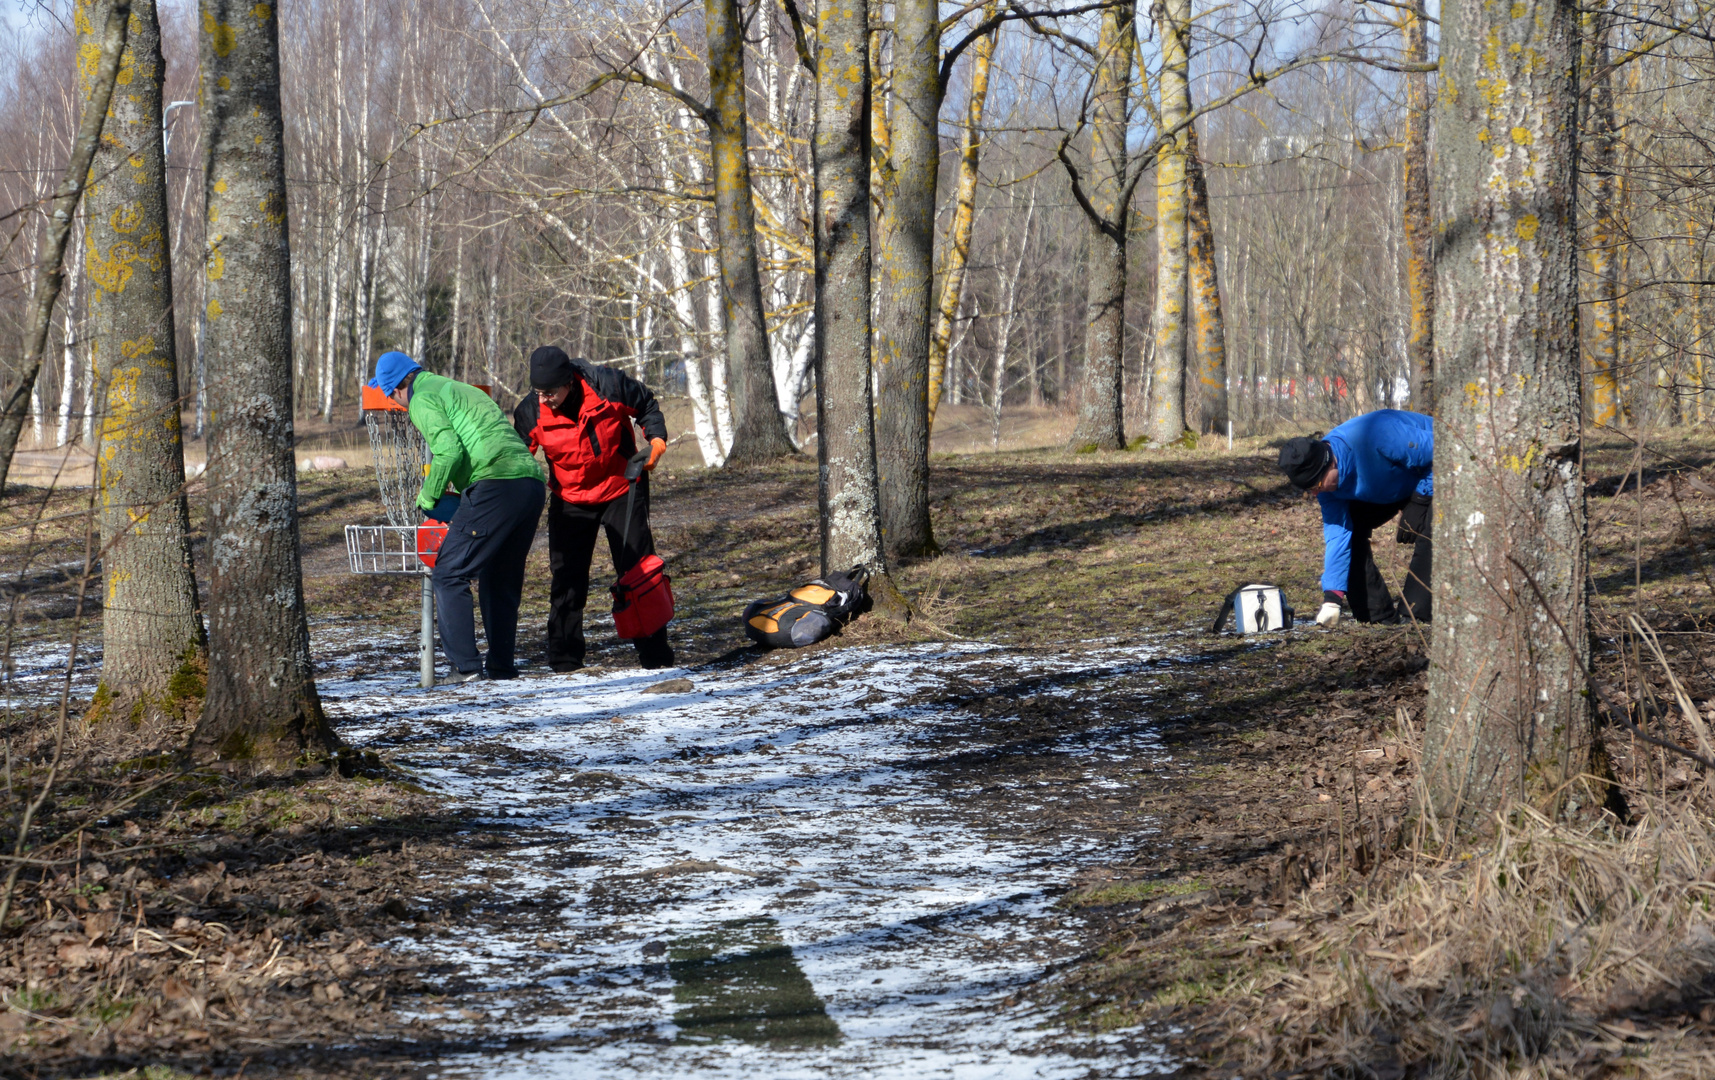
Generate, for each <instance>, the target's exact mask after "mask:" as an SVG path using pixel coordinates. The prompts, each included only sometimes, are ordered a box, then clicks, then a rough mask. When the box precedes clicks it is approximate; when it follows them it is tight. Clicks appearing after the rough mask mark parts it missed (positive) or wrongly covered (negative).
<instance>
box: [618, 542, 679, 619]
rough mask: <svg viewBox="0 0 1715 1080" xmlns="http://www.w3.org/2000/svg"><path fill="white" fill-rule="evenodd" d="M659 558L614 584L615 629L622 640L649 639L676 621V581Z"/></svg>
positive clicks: (651, 558)
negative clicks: (674, 616)
mask: <svg viewBox="0 0 1715 1080" xmlns="http://www.w3.org/2000/svg"><path fill="white" fill-rule="evenodd" d="M666 568H667V564H666V563H664V562H662V561H661V556H659V555H645V556H643V561H642V562H639V563H638V564H637V565H636V566H633V567H632V568H631V569H630V570H627V571H626V572H625V576H624V577H621V578H620V579H619V580H618V581H616V582H614V583H613V586H612V588H611V589H610V590H609V591H610V592H612V593H613V628H614V629H615V630H616V631H618V633H619V636H620V637H622V638H627V639H629V638H646V637H648V636H649V635H651V634H653V633H655V632H656V631H657V630H660V629H661V628H662V627H663V626H666V625H667V624H668V623H669V622H672V621H673V581H672V579H671V578H669V577H668V576H667V574H666V572H665V571H666Z"/></svg>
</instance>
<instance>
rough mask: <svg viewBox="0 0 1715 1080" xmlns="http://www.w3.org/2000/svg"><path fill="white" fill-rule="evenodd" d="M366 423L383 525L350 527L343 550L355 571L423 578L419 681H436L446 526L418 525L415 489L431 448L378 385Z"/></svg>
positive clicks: (367, 397)
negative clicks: (438, 561)
mask: <svg viewBox="0 0 1715 1080" xmlns="http://www.w3.org/2000/svg"><path fill="white" fill-rule="evenodd" d="M363 426H364V427H366V428H367V429H368V430H369V447H370V449H371V450H372V451H374V454H375V480H376V483H377V484H379V485H380V487H381V505H382V506H383V507H385V508H386V510H387V524H385V525H347V526H346V527H345V552H346V555H347V557H348V558H349V559H350V560H351V572H352V573H354V574H416V575H417V576H418V577H420V578H421V579H422V582H423V617H422V625H421V631H422V640H421V641H420V642H419V643H418V664H419V668H420V671H419V675H420V676H421V678H420V680H419V681H420V683H421V685H422V687H423V688H424V689H425V690H426V689H428V688H430V687H432V686H434V685H435V591H434V587H433V586H432V585H431V584H430V582H429V571H430V570H431V569H433V567H434V562H435V557H434V552H436V551H438V550H439V549H440V546H441V543H440V542H441V540H442V539H443V538H444V537H445V536H446V534H447V529H446V526H445V525H444V524H443V525H441V526H439V527H438V528H437V527H435V526H427V525H423V524H420V523H419V520H418V519H419V518H421V517H422V514H421V512H420V511H419V510H418V509H417V491H418V490H419V489H420V488H421V487H422V486H423V477H424V475H425V474H426V473H427V472H428V469H429V447H428V445H427V444H425V443H424V442H423V436H422V433H421V432H419V431H418V430H417V428H416V427H415V425H413V424H412V423H411V419H410V416H409V414H407V413H406V412H405V410H404V409H403V408H401V407H400V406H399V405H398V403H396V402H395V401H394V400H393V399H392V398H390V397H388V396H387V395H386V394H383V393H382V392H381V391H379V390H377V389H375V388H374V387H370V386H365V387H364V388H363Z"/></svg>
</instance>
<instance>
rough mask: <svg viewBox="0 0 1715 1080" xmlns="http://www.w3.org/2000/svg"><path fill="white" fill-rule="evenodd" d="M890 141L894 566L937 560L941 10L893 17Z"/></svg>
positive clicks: (886, 528) (880, 317)
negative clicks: (933, 524)
mask: <svg viewBox="0 0 1715 1080" xmlns="http://www.w3.org/2000/svg"><path fill="white" fill-rule="evenodd" d="M893 12H894V14H893V79H892V87H893V89H892V96H893V107H892V108H891V109H890V110H889V119H890V123H891V126H892V139H891V143H890V146H889V152H888V154H887V157H886V159H885V160H883V161H881V162H880V163H879V172H880V178H881V193H882V197H881V200H880V205H879V207H878V209H877V211H876V216H875V217H876V220H875V225H876V233H877V235H876V244H875V263H876V265H875V280H876V284H877V287H878V288H879V289H880V292H881V295H880V297H878V303H877V304H876V322H877V325H876V328H875V331H876V332H875V353H876V355H875V382H876V394H877V395H878V397H879V398H880V401H879V402H878V406H879V407H878V408H877V410H876V418H875V427H876V429H875V459H876V470H877V473H878V476H879V483H880V491H881V534H882V539H883V542H884V543H886V545H887V551H888V554H889V555H891V556H895V557H899V556H907V557H909V556H916V555H927V554H932V553H933V552H935V551H936V550H937V548H936V546H935V536H934V533H933V531H932V530H931V528H930V522H929V317H930V315H929V313H930V304H929V299H930V288H931V286H932V285H933V283H934V276H935V182H936V178H937V177H938V176H939V175H940V169H941V138H940V132H939V130H938V118H939V116H940V113H941V72H940V59H941V31H940V23H939V20H938V18H937V10H936V0H897V2H896V3H895V4H894V9H893Z"/></svg>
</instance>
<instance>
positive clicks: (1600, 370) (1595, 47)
mask: <svg viewBox="0 0 1715 1080" xmlns="http://www.w3.org/2000/svg"><path fill="white" fill-rule="evenodd" d="M1579 16H1580V17H1579V29H1580V42H1581V46H1582V54H1581V58H1580V59H1581V64H1582V68H1583V71H1584V72H1585V85H1584V88H1583V89H1584V117H1583V123H1582V125H1581V127H1582V137H1581V138H1580V140H1579V150H1580V153H1581V157H1582V160H1581V161H1580V163H1579V164H1580V170H1579V171H1580V172H1581V173H1582V174H1583V175H1584V177H1585V181H1584V183H1585V185H1586V186H1587V188H1588V192H1589V198H1588V203H1589V210H1588V213H1587V215H1586V219H1587V220H1586V223H1585V229H1586V233H1587V235H1586V239H1585V242H1584V245H1583V247H1584V272H1585V274H1587V275H1588V284H1589V310H1590V327H1589V330H1588V331H1587V332H1586V333H1587V339H1586V344H1585V349H1586V358H1585V369H1586V370H1587V371H1588V373H1589V380H1590V403H1589V406H1588V411H1589V415H1590V420H1591V422H1593V423H1595V424H1596V425H1598V426H1600V427H1609V426H1611V425H1613V424H1615V423H1617V422H1618V421H1619V419H1620V388H1619V382H1618V378H1617V375H1618V367H1619V360H1620V313H1619V306H1620V305H1619V299H1618V294H1619V259H1618V258H1617V257H1616V256H1617V251H1616V249H1617V248H1618V247H1619V244H1620V230H1619V223H1618V222H1617V221H1616V220H1615V205H1614V203H1615V199H1616V194H1617V193H1616V190H1615V188H1616V186H1617V179H1616V177H1615V175H1614V171H1615V164H1616V163H1615V156H1616V155H1615V146H1614V144H1615V141H1616V136H1615V131H1614V77H1613V70H1612V68H1611V67H1610V66H1609V62H1608V35H1609V33H1610V30H1611V28H1612V25H1613V16H1612V15H1611V14H1609V13H1608V11H1607V10H1606V5H1604V4H1593V5H1591V6H1590V7H1587V8H1585V9H1583V10H1582V11H1581V12H1580V13H1579Z"/></svg>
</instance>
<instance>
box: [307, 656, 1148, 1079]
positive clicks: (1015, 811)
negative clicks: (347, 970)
mask: <svg viewBox="0 0 1715 1080" xmlns="http://www.w3.org/2000/svg"><path fill="white" fill-rule="evenodd" d="M1153 660H1155V656H1154V654H1153V653H1152V651H1151V650H1150V649H1148V648H1144V647H1133V648H1123V649H1122V648H1115V649H1111V650H1107V651H1105V652H1094V653H1082V654H1076V655H1064V656H1044V655H1042V654H1035V653H1032V654H1022V653H1015V652H1010V651H1007V650H1003V649H995V648H988V647H980V646H969V647H965V646H959V647H949V646H931V647H925V646H915V647H897V648H852V649H845V650H831V651H826V652H822V653H820V654H818V655H815V656H812V657H808V658H803V659H799V660H796V661H793V662H788V663H782V664H772V663H771V664H753V665H750V666H748V667H742V668H733V669H726V670H720V671H712V672H693V673H686V672H682V671H667V672H643V671H635V670H632V671H618V672H595V673H588V672H582V673H578V674H576V675H567V676H551V677H541V678H534V679H523V680H520V681H517V682H511V683H500V684H496V683H476V684H472V685H470V686H465V687H459V688H456V689H444V688H443V689H439V690H435V691H432V692H427V693H424V692H421V691H417V690H415V689H410V690H407V689H404V688H402V687H401V685H400V683H401V681H402V680H401V678H400V676H398V675H396V674H390V675H388V676H385V677H368V678H350V679H346V680H344V681H341V680H339V679H324V681H323V683H322V694H323V701H324V703H325V704H326V705H327V706H328V708H329V711H330V713H331V714H332V715H333V716H334V717H336V718H337V723H338V726H339V730H340V731H341V733H342V734H343V735H344V736H345V737H347V738H348V739H350V740H352V741H353V742H355V743H358V744H360V745H367V746H371V747H375V748H378V749H387V750H389V751H390V752H391V754H392V756H393V757H394V758H395V760H397V761H399V762H400V763H401V764H404V765H406V766H407V767H410V768H413V769H415V770H416V771H417V772H418V773H419V775H421V776H422V777H423V779H424V780H425V781H426V782H427V783H429V784H431V785H433V786H436V787H438V788H440V789H441V790H443V791H444V792H446V793H448V794H450V795H451V796H452V797H453V798H454V799H455V801H457V802H458V803H460V804H461V805H462V807H463V808H464V809H465V811H466V812H468V813H470V814H471V815H472V816H473V818H474V819H475V821H476V822H478V823H480V824H481V825H482V826H483V827H486V828H490V829H492V828H497V827H504V828H505V829H506V830H508V832H509V833H510V835H511V836H512V837H513V838H514V839H515V840H516V841H518V843H516V844H515V846H512V847H510V848H509V849H507V850H505V851H504V853H502V854H496V855H493V856H484V857H482V858H481V859H479V861H478V862H477V863H476V864H475V865H474V866H473V867H472V875H471V877H470V878H469V879H468V880H467V881H466V882H465V883H464V885H465V887H467V888H469V889H471V890H473V892H479V891H480V890H481V889H483V888H489V887H491V888H492V892H490V893H487V894H486V897H487V898H486V899H484V900H481V901H479V902H478V910H477V911H475V912H473V913H472V914H471V915H470V916H469V917H468V918H467V919H466V920H465V921H466V922H467V923H469V922H476V923H478V924H481V923H482V922H483V919H484V913H483V910H482V909H484V908H490V909H493V910H499V909H500V908H502V907H507V908H508V910H509V911H510V912H511V914H510V915H509V916H508V917H507V918H495V919H493V920H491V925H490V926H489V928H488V929H486V930H484V931H483V932H482V933H481V934H480V936H472V937H467V939H466V940H465V941H464V942H462V943H455V942H453V941H450V940H449V939H447V938H445V937H434V936H428V937H425V938H423V939H422V940H421V941H418V940H414V939H410V938H402V939H400V940H399V941H398V942H395V943H394V944H395V945H396V946H398V947H401V948H408V949H413V950H418V951H420V952H425V953H427V954H428V955H427V956H426V957H425V959H428V960H430V961H437V960H439V961H444V962H448V963H452V964H456V965H459V966H460V968H461V969H462V974H463V977H464V979H465V985H466V986H467V987H471V986H474V987H475V988H477V990H478V991H479V993H478V995H477V996H478V997H480V998H481V1000H482V1002H483V1004H484V1006H485V1007H486V1009H487V1010H488V1011H487V1012H486V1013H485V1014H481V1015H480V1017H479V1019H480V1021H481V1022H475V1019H478V1018H473V1014H471V1013H466V1014H464V1018H463V1019H459V1018H455V1017H454V1016H452V1014H448V1016H446V1017H442V1018H438V1019H437V1022H438V1023H445V1024H448V1025H460V1030H462V1031H464V1032H465V1033H467V1034H468V1035H469V1037H470V1039H471V1042H470V1043H467V1044H466V1045H470V1046H474V1047H479V1048H480V1049H476V1050H473V1052H472V1053H470V1054H469V1055H467V1056H461V1057H458V1058H450V1059H444V1060H443V1061H442V1062H441V1070H440V1073H439V1075H441V1076H444V1077H484V1078H503V1077H504V1078H512V1077H520V1078H521V1077H577V1078H580V1080H582V1078H596V1077H656V1076H659V1077H679V1076H692V1075H695V1076H698V1077H729V1076H730V1077H747V1078H748V1077H782V1078H784V1077H815V1078H824V1077H828V1078H831V1077H864V1078H893V1077H899V1078H912V1080H916V1078H923V1077H950V1078H959V1080H975V1078H987V1077H1008V1078H1011V1077H1018V1078H1026V1077H1029V1078H1038V1077H1040V1078H1062V1077H1064V1078H1085V1077H1132V1076H1147V1075H1153V1074H1155V1073H1157V1072H1158V1071H1162V1070H1164V1069H1165V1068H1167V1067H1168V1066H1167V1065H1166V1062H1165V1060H1164V1058H1163V1057H1162V1055H1161V1053H1160V1051H1159V1049H1158V1047H1157V1045H1156V1044H1155V1043H1154V1042H1153V1041H1152V1040H1151V1039H1150V1038H1149V1037H1148V1036H1147V1035H1146V1034H1145V1033H1142V1032H1138V1031H1130V1032H1119V1033H1108V1034H1105V1035H1088V1034H1078V1033H1069V1032H1068V1031H1067V1030H1066V1029H1065V1028H1064V1026H1062V1025H1059V1024H1057V1023H1055V1022H1054V1021H1053V1018H1052V1016H1050V1015H1048V1014H1046V1013H1045V1012H1043V1011H1042V1010H1041V1008H1040V1007H1039V1006H1033V1005H1030V1004H1020V1003H1019V1002H1020V1000H1021V997H1022V996H1023V995H1020V994H1019V991H1020V990H1021V989H1023V988H1025V987H1026V986H1027V985H1028V984H1030V983H1032V982H1034V981H1036V980H1039V979H1040V978H1042V977H1043V976H1044V974H1045V973H1046V972H1047V971H1048V970H1049V969H1050V968H1051V967H1052V966H1053V965H1054V964H1055V963H1056V962H1057V961H1062V960H1065V959H1068V958H1070V957H1072V956H1074V955H1076V954H1077V953H1078V952H1079V951H1080V943H1079V935H1080V924H1079V923H1078V921H1077V919H1076V917H1075V916H1074V915H1072V914H1070V913H1068V912H1066V911H1063V910H1060V909H1058V908H1055V907H1054V906H1053V905H1054V901H1055V899H1056V898H1057V897H1058V896H1059V895H1060V894H1061V892H1063V890H1064V887H1065V885H1066V883H1067V882H1068V880H1069V879H1070V878H1071V877H1072V876H1073V875H1074V874H1075V873H1076V872H1077V871H1078V870H1079V869H1081V868H1082V867H1084V866H1087V865H1091V864H1095V863H1098V862H1111V861H1117V860H1119V859H1122V858H1124V857H1125V856H1126V855H1128V854H1130V852H1131V851H1133V850H1135V847H1133V848H1119V847H1117V846H1116V845H1117V844H1119V843H1125V844H1132V845H1136V844H1138V843H1143V842H1146V841H1147V839H1148V837H1147V835H1144V834H1143V831H1142V830H1139V833H1138V834H1137V835H1134V836H1132V837H1129V838H1127V839H1125V840H1123V841H1118V842H1116V840H1115V839H1114V837H1113V835H1112V834H1111V833H1108V834H1102V835H1096V834H1082V833H1080V832H1078V831H1076V830H1072V829H1065V828H1045V827H1043V825H1042V823H1041V822H1039V821H1035V820H1034V814H1033V812H1038V813H1039V812H1040V811H1041V809H1042V805H1041V804H1042V803H1043V802H1044V801H1047V800H1051V799H1053V798H1057V797H1060V796H1059V795H1057V794H1055V793H1054V792H1048V791H1046V790H1042V791H1032V789H1031V788H1030V787H1029V786H1028V785H1027V784H1021V785H1019V786H1018V788H1017V789H1016V792H1015V794H1014V797H1012V798H1010V799H1008V800H1006V801H1005V802H1004V803H1002V805H1004V806H1006V807H1007V808H1008V809H1006V810H1003V811H1002V812H1000V813H999V814H997V813H996V811H995V810H994V807H995V805H996V800H994V799H992V798H991V799H987V800H984V809H982V810H981V811H980V812H979V811H978V810H976V809H974V808H973V807H971V806H964V805H962V803H964V802H966V801H967V800H968V799H969V798H970V797H971V796H973V795H975V794H977V792H978V789H979V788H980V787H981V786H982V785H983V783H984V782H987V783H989V784H990V785H992V784H993V783H994V782H996V777H995V776H994V775H993V774H987V775H986V777H984V778H982V779H974V778H966V777H965V774H961V773H958V772H957V771H947V770H943V769H939V768H937V763H938V762H946V761H949V760H950V759H951V758H952V757H954V756H956V755H966V756H968V755H971V754H981V753H982V752H984V751H987V750H990V749H992V748H991V747H988V746H985V745H983V741H982V739H983V736H982V732H983V731H984V730H985V729H984V727H983V725H981V724H980V723H974V722H973V720H972V714H971V713H970V712H969V711H968V710H966V709H965V708H964V705H965V704H966V703H968V702H969V701H971V700H972V699H973V695H975V694H978V693H1000V694H1002V695H1005V694H1007V693H1008V692H1009V691H1008V688H1009V687H1015V686H1016V684H1017V682H1018V681H1019V680H1020V679H1022V678H1023V675H1022V673H1021V669H1022V668H1024V667H1028V671H1029V676H1030V679H1031V680H1032V682H1031V687H1030V692H1031V693H1033V694H1035V695H1037V696H1038V697H1039V698H1040V697H1041V696H1042V695H1061V696H1063V697H1067V698H1071V697H1075V696H1078V695H1086V694H1088V692H1089V690H1090V688H1091V685H1092V680H1094V679H1100V678H1102V677H1104V676H1107V675H1110V674H1113V673H1116V672H1128V671H1129V672H1137V671H1140V670H1143V669H1146V668H1148V667H1150V666H1152V661H1153ZM687 674H689V675H690V676H691V677H692V678H693V679H694V682H691V683H689V684H688V685H687V684H686V683H685V682H683V681H680V682H678V683H669V684H668V685H667V686H666V687H663V686H662V684H663V682H664V681H666V680H673V679H679V680H683V678H684V677H685V676H686V675H687ZM652 688H653V690H652ZM663 691H665V692H663ZM1123 730H1126V731H1129V732H1133V733H1132V734H1129V735H1126V736H1125V737H1123V738H1119V739H1117V740H1116V739H1114V738H1104V737H1103V736H1102V734H1101V733H1100V732H1091V733H1085V734H1084V735H1080V736H1078V737H1076V738H1073V737H1064V738H1062V739H1061V740H1060V741H1059V742H1058V743H1056V744H1055V745H1053V746H1050V747H1046V748H1045V750H1046V751H1047V752H1051V753H1057V754H1059V755H1061V756H1062V759H1063V760H1064V761H1068V762H1071V763H1073V764H1072V766H1071V768H1072V770H1073V771H1076V769H1077V768H1078V766H1077V764H1076V763H1078V762H1080V761H1083V762H1088V763H1093V762H1096V761H1097V760H1098V759H1099V760H1102V761H1114V760H1117V759H1121V758H1123V759H1126V760H1128V761H1131V762H1133V763H1139V764H1141V763H1146V762H1152V761H1161V760H1163V759H1164V757H1165V755H1164V754H1163V753H1162V751H1161V749H1160V747H1159V745H1158V744H1156V743H1155V742H1154V740H1153V739H1152V738H1151V737H1149V736H1147V735H1139V734H1136V733H1135V728H1134V727H1131V726H1127V727H1125V728H1124V729H1123ZM1108 772H1110V773H1111V772H1112V770H1108ZM1085 782H1086V783H1088V784H1091V785H1095V786H1097V787H1098V788H1103V789H1105V788H1108V787H1117V786H1118V785H1117V784H1116V782H1115V781H1113V780H1112V779H1109V778H1107V777H1106V776H1104V775H1098V774H1097V773H1096V772H1094V771H1092V772H1088V773H1086V775H1085ZM1063 790H1065V789H1064V788H1057V789H1056V791H1063ZM1101 793H1102V794H1107V795H1111V794H1115V792H1110V791H1106V790H1103V791H1102V792H1101ZM520 910H522V911H523V912H524V913H525V914H524V917H522V918H521V917H519V915H518V912H519V911H520ZM469 996H470V995H461V997H467V998H468V997H469Z"/></svg>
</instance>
